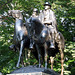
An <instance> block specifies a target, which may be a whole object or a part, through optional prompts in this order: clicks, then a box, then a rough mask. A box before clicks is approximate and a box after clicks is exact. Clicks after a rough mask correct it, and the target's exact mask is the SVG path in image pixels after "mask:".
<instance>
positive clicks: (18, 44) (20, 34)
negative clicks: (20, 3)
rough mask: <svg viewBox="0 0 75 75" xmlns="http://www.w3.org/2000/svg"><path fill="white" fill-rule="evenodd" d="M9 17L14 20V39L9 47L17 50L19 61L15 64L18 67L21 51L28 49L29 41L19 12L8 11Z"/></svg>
mask: <svg viewBox="0 0 75 75" xmlns="http://www.w3.org/2000/svg"><path fill="white" fill-rule="evenodd" d="M8 14H9V16H13V17H14V18H15V19H16V22H15V26H14V29H15V30H14V38H13V42H14V44H13V45H11V46H10V47H11V48H13V47H15V48H17V49H19V59H18V62H17V65H16V67H19V63H20V58H21V55H22V51H23V50H24V48H25V47H27V46H28V47H29V44H30V41H29V38H28V33H27V29H26V27H25V26H24V24H23V16H22V14H21V12H20V10H9V11H8Z"/></svg>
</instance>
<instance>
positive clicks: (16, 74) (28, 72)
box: [7, 66, 59, 75]
mask: <svg viewBox="0 0 75 75" xmlns="http://www.w3.org/2000/svg"><path fill="white" fill-rule="evenodd" d="M7 75H59V74H58V73H57V72H55V71H54V70H50V69H48V70H45V69H44V67H42V68H37V67H36V66H27V67H22V68H19V69H16V70H15V71H13V72H11V73H10V74H7Z"/></svg>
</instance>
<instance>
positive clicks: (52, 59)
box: [50, 56, 54, 70]
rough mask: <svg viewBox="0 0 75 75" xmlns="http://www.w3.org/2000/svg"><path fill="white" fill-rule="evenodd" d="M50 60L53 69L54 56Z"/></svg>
mask: <svg viewBox="0 0 75 75" xmlns="http://www.w3.org/2000/svg"><path fill="white" fill-rule="evenodd" d="M50 61H51V69H52V70H53V63H54V57H52V56H51V57H50Z"/></svg>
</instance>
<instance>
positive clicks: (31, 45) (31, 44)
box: [29, 39, 34, 49]
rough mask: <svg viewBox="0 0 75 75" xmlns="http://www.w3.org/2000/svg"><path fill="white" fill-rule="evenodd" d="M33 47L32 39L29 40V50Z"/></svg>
mask: <svg viewBox="0 0 75 75" xmlns="http://www.w3.org/2000/svg"><path fill="white" fill-rule="evenodd" d="M33 46H34V41H33V40H32V39H30V46H29V48H30V49H33Z"/></svg>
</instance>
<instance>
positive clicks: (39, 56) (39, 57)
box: [36, 44, 41, 68]
mask: <svg viewBox="0 0 75 75" xmlns="http://www.w3.org/2000/svg"><path fill="white" fill-rule="evenodd" d="M36 49H37V52H38V59H39V68H40V67H41V53H40V49H39V47H38V45H37V44H36Z"/></svg>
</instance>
